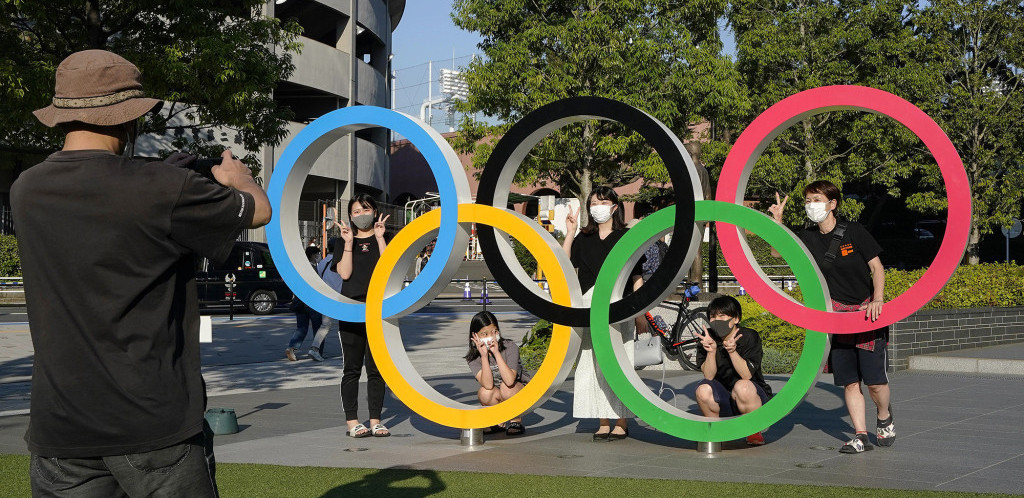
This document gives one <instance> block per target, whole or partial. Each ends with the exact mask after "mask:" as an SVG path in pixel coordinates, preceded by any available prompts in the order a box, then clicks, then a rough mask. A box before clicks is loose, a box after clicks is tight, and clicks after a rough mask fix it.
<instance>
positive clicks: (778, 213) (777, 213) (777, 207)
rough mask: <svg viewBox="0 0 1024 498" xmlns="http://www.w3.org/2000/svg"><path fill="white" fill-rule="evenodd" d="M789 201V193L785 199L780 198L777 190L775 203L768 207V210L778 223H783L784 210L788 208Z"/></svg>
mask: <svg viewBox="0 0 1024 498" xmlns="http://www.w3.org/2000/svg"><path fill="white" fill-rule="evenodd" d="M787 202H789V195H788V194H787V195H786V198H785V199H782V200H779V193H778V192H775V204H772V205H771V206H769V207H768V212H769V213H771V215H772V218H774V219H775V222H776V223H782V211H783V210H785V209H786V203H787Z"/></svg>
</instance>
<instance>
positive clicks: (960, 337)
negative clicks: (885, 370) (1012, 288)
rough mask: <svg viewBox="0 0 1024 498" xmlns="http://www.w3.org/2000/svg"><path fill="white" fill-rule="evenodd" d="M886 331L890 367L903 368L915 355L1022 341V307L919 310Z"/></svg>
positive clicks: (1023, 315) (905, 367) (907, 365)
mask: <svg viewBox="0 0 1024 498" xmlns="http://www.w3.org/2000/svg"><path fill="white" fill-rule="evenodd" d="M889 331H890V335H889V369H890V370H905V369H907V368H908V367H909V366H910V357H911V356H914V355H921V354H932V353H941V352H943V351H956V350H960V349H968V348H976V347H983V346H995V345H998V344H1006V343H1011V342H1022V341H1024V307H1016V308H969V309H954V310H921V311H918V312H917V313H915V314H913V315H911V316H910V317H908V318H905V319H903V320H901V321H900V322H898V323H895V324H893V325H892V326H891V327H890V329H889Z"/></svg>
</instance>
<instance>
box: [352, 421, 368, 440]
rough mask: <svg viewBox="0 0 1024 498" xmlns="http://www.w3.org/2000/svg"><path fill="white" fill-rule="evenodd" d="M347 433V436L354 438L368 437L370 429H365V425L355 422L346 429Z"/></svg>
mask: <svg viewBox="0 0 1024 498" xmlns="http://www.w3.org/2000/svg"><path fill="white" fill-rule="evenodd" d="M347 434H348V437H355V438H360V437H370V435H371V434H370V429H367V428H366V426H365V425H363V424H356V425H354V426H352V428H351V429H349V430H348V433H347Z"/></svg>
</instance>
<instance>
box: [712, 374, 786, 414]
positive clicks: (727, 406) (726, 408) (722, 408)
mask: <svg viewBox="0 0 1024 498" xmlns="http://www.w3.org/2000/svg"><path fill="white" fill-rule="evenodd" d="M702 384H707V385H709V386H711V393H712V395H713V396H714V398H715V403H718V416H719V417H735V416H737V415H741V413H740V408H739V407H738V406H736V400H734V399H732V391H730V390H728V389H726V388H725V385H723V384H722V383H721V382H719V381H718V379H711V380H708V379H704V380H701V381H700V382H698V383H697V387H700V386H701V385H702ZM753 384H754V388H756V389H757V397H758V398H761V404H762V405H764V404H765V403H767V402H768V395H767V394H766V393H765V392H764V388H763V387H761V386H760V385H758V383H757V382H753ZM696 390H697V389H696V388H694V392H696Z"/></svg>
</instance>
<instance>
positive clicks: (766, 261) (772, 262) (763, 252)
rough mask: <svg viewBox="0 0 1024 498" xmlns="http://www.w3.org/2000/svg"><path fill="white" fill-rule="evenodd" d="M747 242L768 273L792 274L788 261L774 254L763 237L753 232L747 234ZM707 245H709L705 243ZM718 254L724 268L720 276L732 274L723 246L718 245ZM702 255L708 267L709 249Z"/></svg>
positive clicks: (705, 265)
mask: <svg viewBox="0 0 1024 498" xmlns="http://www.w3.org/2000/svg"><path fill="white" fill-rule="evenodd" d="M747 244H748V245H749V246H750V251H751V252H752V253H753V255H754V259H756V260H757V264H758V265H760V266H761V268H762V269H763V270H764V272H765V274H766V275H792V274H793V270H790V269H789V267H788V266H785V265H786V261H785V260H783V259H780V258H776V257H774V256H772V246H770V245H769V244H768V243H767V242H765V241H764V239H762V238H761V237H758V236H756V235H753V234H747ZM705 247H707V246H706V245H705ZM715 247H716V248H717V254H718V265H719V266H721V267H722V268H719V269H718V275H719V276H731V275H732V270H730V269H729V267H728V265H727V264H726V262H725V256H722V246H721V245H716V246H715ZM701 256H702V257H703V258H704V259H703V264H704V268H708V251H706V250H705V251H702V253H701Z"/></svg>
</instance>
